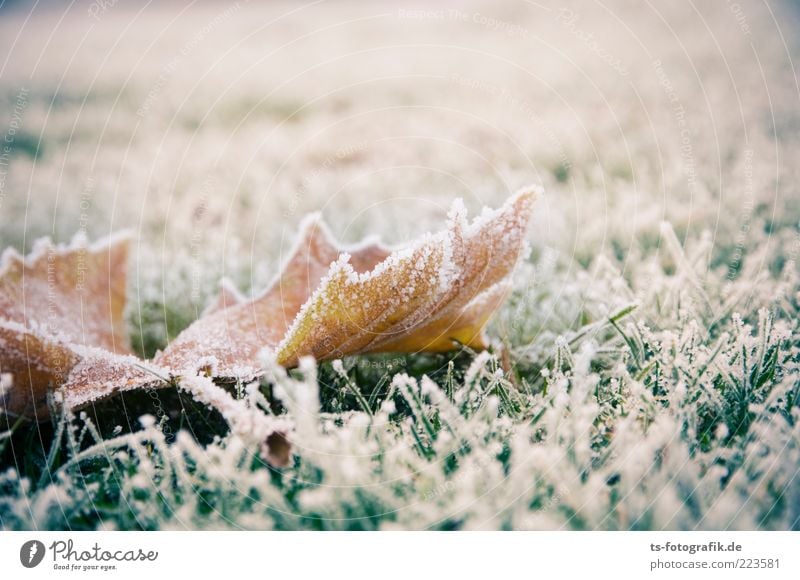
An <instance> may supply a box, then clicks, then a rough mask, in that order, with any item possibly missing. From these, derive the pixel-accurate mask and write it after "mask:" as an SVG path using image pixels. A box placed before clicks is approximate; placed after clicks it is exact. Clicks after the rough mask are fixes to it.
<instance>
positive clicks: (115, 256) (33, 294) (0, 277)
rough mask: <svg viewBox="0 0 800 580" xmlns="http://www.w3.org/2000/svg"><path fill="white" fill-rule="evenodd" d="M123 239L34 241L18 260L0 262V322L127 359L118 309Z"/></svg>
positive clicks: (6, 257) (9, 257) (10, 254)
mask: <svg viewBox="0 0 800 580" xmlns="http://www.w3.org/2000/svg"><path fill="white" fill-rule="evenodd" d="M128 241H129V237H128V236H127V235H126V234H122V235H116V236H113V237H111V238H106V239H105V240H103V241H102V242H99V243H96V244H91V245H90V244H88V242H87V241H86V240H85V239H83V238H80V237H77V238H76V239H75V240H73V242H72V243H71V244H70V245H68V246H55V245H53V244H52V243H51V242H50V240H48V239H46V238H45V239H42V240H39V241H37V242H36V244H35V246H34V249H33V252H32V253H31V254H30V255H29V256H28V257H27V258H23V257H22V256H20V255H19V254H18V253H17V252H15V251H13V250H6V251H5V252H4V253H3V256H2V260H0V320H6V321H10V322H16V323H19V324H21V325H23V326H24V327H26V328H31V329H37V330H39V331H40V332H41V333H42V334H43V335H46V336H50V337H53V338H59V339H60V340H62V341H64V342H69V343H74V344H83V345H86V346H96V347H100V348H104V349H106V350H108V351H111V352H116V353H120V354H130V352H131V350H130V343H129V342H128V338H127V332H126V329H125V316H124V312H123V311H124V308H125V302H126V289H127V273H128V270H127V262H128Z"/></svg>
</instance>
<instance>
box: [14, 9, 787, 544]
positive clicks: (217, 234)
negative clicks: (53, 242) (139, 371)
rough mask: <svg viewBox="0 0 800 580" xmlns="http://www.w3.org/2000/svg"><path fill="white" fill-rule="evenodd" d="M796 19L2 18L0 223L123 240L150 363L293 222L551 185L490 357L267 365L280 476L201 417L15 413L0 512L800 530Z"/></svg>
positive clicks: (406, 229) (679, 13) (256, 265)
mask: <svg viewBox="0 0 800 580" xmlns="http://www.w3.org/2000/svg"><path fill="white" fill-rule="evenodd" d="M104 4H105V6H106V7H105V8H104V7H103V5H104ZM798 19H800V11H798V9H797V8H796V7H793V6H792V5H791V4H790V3H785V4H784V3H778V2H769V3H761V4H758V3H741V4H737V3H732V2H715V3H698V4H695V3H692V2H683V1H680V2H674V3H640V2H628V1H618V2H613V3H610V4H609V3H587V2H582V3H577V2H575V3H565V2H560V1H556V2H549V1H546V2H544V3H541V4H540V3H534V2H524V1H509V2H503V3H492V2H484V3H459V4H458V5H455V4H453V5H452V7H451V8H447V7H445V8H437V10H435V11H431V10H430V9H426V8H419V7H415V6H414V5H412V4H407V5H406V4H400V5H398V4H397V3H394V2H385V3H383V2H370V3H368V4H365V3H356V2H353V3H345V2H317V3H309V4H303V3H299V2H297V3H295V2H271V3H269V4H268V5H267V6H263V5H261V4H257V3H247V2H243V1H242V2H238V3H234V4H229V5H227V6H225V5H222V4H221V3H211V2H207V3H195V4H193V5H191V6H189V7H186V6H182V5H179V4H178V3H175V4H169V3H168V4H164V3H158V4H156V3H153V5H149V6H146V7H143V6H135V5H132V4H131V3H127V2H119V3H117V4H113V5H112V3H94V4H92V3H88V2H84V3H77V4H74V5H71V7H70V8H68V9H67V8H63V7H62V6H61V5H60V4H54V5H53V6H50V7H47V6H45V7H42V6H37V7H36V8H35V9H32V8H31V6H29V5H28V4H27V3H24V2H22V3H15V4H13V5H12V6H9V7H4V8H3V9H2V13H0V47H2V48H0V98H2V100H3V105H2V111H3V125H2V126H0V130H2V131H3V133H4V134H3V138H4V139H5V141H4V142H3V143H0V242H2V246H3V247H5V246H9V245H10V246H14V247H16V248H18V249H23V248H25V249H30V247H31V246H32V243H33V241H34V240H35V239H36V238H38V237H40V236H44V235H49V236H52V237H53V238H55V239H58V240H67V239H69V238H70V237H71V236H72V235H73V234H74V233H75V232H78V231H85V232H86V233H87V234H88V235H90V236H91V237H98V236H101V235H104V234H107V233H110V232H113V231H117V230H120V229H124V228H129V229H132V230H133V231H134V233H135V234H136V236H137V244H136V252H135V255H134V265H133V269H132V276H131V296H132V297H133V298H132V304H131V306H130V313H131V314H130V324H131V330H132V334H133V335H135V336H137V337H138V338H137V341H138V346H139V348H140V349H142V350H143V353H144V354H152V351H153V350H155V349H156V348H160V347H163V345H164V344H165V343H166V341H167V340H168V335H169V336H174V335H175V333H176V332H177V331H178V330H180V329H181V328H182V327H184V326H185V325H186V324H188V322H190V321H191V320H193V319H194V318H195V317H196V315H197V313H198V312H199V310H201V309H202V308H203V307H204V306H205V304H206V303H207V302H208V301H209V300H210V298H211V296H212V295H213V294H215V293H216V289H217V282H218V280H219V279H220V277H221V276H228V277H230V278H232V279H233V280H234V281H235V282H236V283H237V284H238V286H239V287H240V288H242V289H244V290H246V291H248V290H249V291H253V290H258V289H260V288H262V287H263V286H264V284H265V283H266V282H267V281H268V280H269V278H270V277H271V275H272V274H274V272H275V270H276V268H277V264H278V263H279V261H280V258H281V255H282V254H284V253H285V252H286V250H287V249H288V247H289V246H290V244H291V241H292V236H293V235H294V233H295V229H296V226H297V224H298V223H299V221H300V220H301V218H302V216H303V215H304V214H305V213H306V212H310V211H321V212H322V213H323V215H324V217H325V219H326V220H327V221H328V222H329V223H330V224H331V225H332V229H333V231H334V232H335V233H336V235H337V236H339V237H340V238H341V239H342V240H344V241H355V240H358V239H360V238H361V237H362V236H364V235H367V234H378V235H380V236H382V238H383V239H384V240H386V241H389V242H393V243H394V242H403V241H406V240H409V239H411V238H413V237H414V236H416V235H418V234H420V233H422V232H425V231H429V230H434V229H438V228H439V227H440V226H441V224H442V223H443V221H444V217H445V213H446V211H447V208H448V207H449V205H450V202H451V201H452V200H453V199H454V198H456V197H463V198H464V200H465V203H466V204H467V206H469V207H470V209H472V210H473V211H474V210H475V209H477V208H479V207H481V206H483V205H490V206H497V205H499V203H500V202H501V201H502V200H503V199H505V198H506V197H508V195H509V194H510V193H511V192H513V191H514V190H516V189H518V188H519V187H521V186H524V185H527V184H529V183H538V184H541V185H543V186H544V188H545V190H546V192H547V193H546V196H545V197H544V198H543V199H541V200H540V201H539V203H538V205H537V206H536V209H535V217H534V225H533V227H532V228H531V232H530V235H529V241H530V243H531V247H532V251H531V255H530V258H529V260H528V261H527V262H526V263H525V264H523V265H522V266H521V267H520V268H519V270H518V272H517V274H516V283H517V288H516V291H515V293H514V295H513V296H512V298H511V299H510V300H509V302H508V304H507V305H506V306H505V308H504V309H503V310H502V312H501V313H500V314H499V316H498V317H497V318H496V319H495V321H494V323H493V327H492V332H493V335H494V336H495V337H496V339H497V345H496V347H495V348H494V349H493V351H492V352H493V353H494V354H496V355H497V357H496V358H494V357H492V356H490V355H489V354H483V355H478V356H474V355H472V354H470V353H460V354H458V355H455V356H453V357H438V356H437V357H392V356H389V357H372V358H358V359H350V360H345V361H344V363H343V366H342V367H338V365H337V366H336V367H335V368H334V367H333V366H331V365H327V364H326V365H321V366H320V367H319V369H314V368H311V367H309V368H306V369H305V373H304V374H302V373H301V374H298V375H296V376H292V377H287V376H284V375H283V374H282V372H281V371H280V370H279V369H273V375H274V376H272V382H271V383H270V384H269V387H267V386H266V385H265V387H264V388H265V389H267V388H270V389H273V390H274V393H275V394H276V395H279V394H280V393H283V397H284V398H283V401H284V403H285V407H287V408H288V411H289V414H288V415H287V416H286V417H284V418H283V419H281V420H286V421H288V422H290V423H292V424H293V428H294V429H295V432H294V435H293V437H292V439H293V441H295V442H296V443H297V444H296V445H295V452H296V454H297V455H296V456H295V458H294V464H293V466H292V467H290V468H288V469H285V470H281V471H277V470H272V469H270V468H268V467H267V466H266V465H265V464H263V462H261V461H260V459H259V458H258V455H257V454H258V451H259V449H258V446H257V445H255V444H254V443H252V442H248V441H247V440H246V438H245V439H244V440H243V439H240V438H234V437H231V436H227V435H226V429H224V428H222V429H218V428H217V427H216V426H215V427H213V428H212V426H210V425H205V424H202V425H194V426H193V429H194V430H195V434H196V435H198V438H199V439H200V440H201V442H202V444H198V443H196V442H195V440H194V439H193V438H192V437H191V436H189V435H188V432H184V433H183V434H182V435H181V434H176V433H173V432H170V433H168V434H167V435H165V434H164V433H163V432H162V430H159V429H158V427H157V426H155V425H151V426H149V427H147V428H146V429H145V430H144V431H138V432H137V433H136V434H134V435H129V434H127V433H123V434H122V435H119V436H117V438H114V435H113V433H112V434H106V433H96V432H95V431H94V428H93V426H92V425H91V423H89V426H87V424H86V421H88V418H87V419H83V418H81V417H77V418H74V421H73V422H72V423H70V424H68V425H66V426H64V425H63V424H62V425H61V427H56V428H55V429H54V431H55V435H56V441H61V442H62V444H63V446H64V447H65V448H66V449H67V450H66V451H63V450H62V451H59V452H58V453H56V452H53V453H52V454H50V456H49V457H48V456H47V455H48V453H49V452H50V447H49V443H48V444H45V443H43V439H41V438H39V437H37V436H35V434H34V433H33V431H32V430H31V428H30V427H25V426H22V427H18V428H17V429H18V430H19V431H18V432H15V434H14V436H13V437H10V436H4V438H3V439H0V449H2V454H0V458H2V461H3V465H2V469H3V472H2V475H0V490H2V494H1V495H0V526H1V527H6V528H32V527H42V528H51V527H55V528H59V527H73V528H84V527H90V528H91V527H97V526H105V527H111V528H113V527H124V528H139V527H142V528H147V529H150V528H204V527H244V528H269V527H278V528H326V529H327V528H337V529H338V528H369V529H373V528H397V527H399V528H413V529H416V528H437V529H438V528H448V529H450V528H506V529H530V528H534V529H541V528H545V529H550V528H556V529H558V528H566V529H571V528H580V529H595V528H598V529H628V528H634V529H640V528H652V529H662V528H666V529H675V528H678V529H692V528H729V527H730V528H746V529H752V528H760V527H764V528H776V529H788V528H795V529H796V528H798V526H800V481H799V480H798V477H797V475H798V466H800V426H799V425H800V423H799V422H800V407H798V397H800V380H799V378H798V357H800V343H799V341H798V338H799V336H798V332H799V331H800V329H798V323H797V309H798V301H800V295H798V290H799V289H800V286H798V265H797V258H798V252H799V251H800V232H799V230H798V222H799V221H800V191H799V187H800V186H799V184H800V179H798V177H799V176H798V172H800V166H799V165H798V163H797V162H798V154H799V153H800V106H798V105H800V87H798V81H797V77H796V74H795V69H794V62H795V61H796V60H797V58H798V55H799V54H800V50H799V49H800V47H799V46H798V34H797V31H798V24H800V23H799V22H798ZM2 146H5V147H7V149H2ZM402 373H406V374H402ZM300 375H302V376H300ZM425 376H428V378H425ZM318 386H319V387H320V388H318ZM281 387H282V388H281ZM354 389H355V390H359V391H361V392H363V393H365V394H366V395H367V397H365V398H364V399H365V400H366V404H367V409H364V406H363V405H362V404H361V402H360V401H361V398H360V397H355V396H352V394H351V393H352V390H354ZM318 392H319V396H317V393H318ZM292 393H295V394H297V393H302V394H303V395H302V396H301V397H299V399H298V397H294V396H292V395H291V394H292ZM342 393H346V394H342ZM348 393H349V394H348ZM318 400H319V401H320V402H319V405H321V406H320V407H319V408H318V409H317V408H316V407H315V405H317V403H316V401H318ZM298 401H302V402H303V407H302V408H296V405H297V404H299V403H298ZM293 405H294V407H293ZM131 421H133V419H131ZM145 423H147V421H145ZM295 423H296V424H295ZM179 426H183V427H186V425H185V424H184V423H180V425H179ZM7 427H10V425H4V426H3V427H2V428H0V430H5V429H6V428H7ZM62 427H63V429H62ZM223 427H224V426H223ZM26 430H27V431H26ZM176 431H177V429H176ZM217 431H219V432H217ZM198 432H199V434H198ZM26 433H27V435H26ZM49 435H51V434H49V433H48V436H49ZM213 435H217V437H218V438H217V439H214V440H213V441H212V437H213ZM45 439H47V438H45ZM95 441H97V442H95ZM209 441H211V442H210V443H209ZM92 442H95V443H94V446H93V447H90V445H92ZM26 445H27V446H29V447H26ZM56 447H57V446H56ZM14 449H15V450H16V453H14V452H12V451H13V450H14ZM78 449H83V451H82V452H81V453H83V455H77V456H76V455H75V453H77V450H78ZM37 453H38V454H39V455H42V456H43V459H41V460H40V461H38V462H37V461H36V460H34V459H31V461H30V465H28V464H26V465H21V464H20V462H19V461H17V460H16V459H15V457H18V456H19V454H21V455H23V456H24V455H26V454H27V455H30V456H31V457H35V456H36V454H37ZM15 465H18V466H19V471H18V470H17V469H16V467H15ZM48 466H49V468H48Z"/></svg>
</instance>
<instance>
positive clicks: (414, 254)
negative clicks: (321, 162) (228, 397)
mask: <svg viewBox="0 0 800 580" xmlns="http://www.w3.org/2000/svg"><path fill="white" fill-rule="evenodd" d="M533 198H534V190H525V191H522V192H520V193H518V194H517V195H515V196H514V197H512V198H511V199H510V200H509V201H508V202H507V203H506V204H505V205H504V206H503V207H502V208H500V209H498V210H484V212H483V214H481V215H480V216H478V217H477V218H476V219H475V220H474V221H473V222H471V223H470V222H468V221H467V219H466V212H465V210H464V207H463V204H461V203H460V202H457V203H456V204H454V206H453V210H452V211H451V212H450V214H449V220H448V225H447V228H446V229H445V230H444V231H442V232H439V233H437V234H428V235H426V236H424V237H423V238H422V239H420V240H418V241H417V242H416V243H413V244H411V245H409V246H407V247H405V248H401V249H397V250H395V251H392V250H390V249H388V248H386V247H384V246H382V245H380V244H379V243H375V242H372V241H367V242H364V243H362V244H360V245H358V246H352V247H342V246H340V245H339V244H337V243H336V242H335V241H334V239H333V237H332V236H331V234H330V232H329V231H328V230H327V228H326V227H325V225H324V224H323V223H322V222H321V221H320V220H319V217H318V216H311V217H309V218H307V219H306V220H304V222H303V224H302V225H301V228H300V234H299V237H298V242H297V243H296V245H295V247H294V249H293V250H292V251H291V252H290V254H289V256H288V259H287V260H286V261H285V263H284V265H283V267H282V268H281V270H280V272H279V274H278V275H277V276H276V277H275V279H274V281H273V282H272V283H271V284H270V285H269V286H268V288H267V289H266V290H265V291H264V292H262V293H261V294H259V295H258V296H256V297H255V298H252V299H246V298H244V297H243V296H242V295H241V294H240V293H239V292H238V290H236V289H235V288H234V287H233V286H232V284H230V283H228V282H224V283H223V284H222V287H221V291H220V294H219V296H218V298H217V299H216V300H215V301H214V302H213V303H212V304H211V305H210V306H209V307H208V308H207V309H206V311H205V312H204V313H203V316H201V317H200V319H198V320H197V321H196V322H195V323H193V324H192V325H190V326H189V327H188V328H187V329H186V330H184V331H183V332H182V333H181V334H180V335H179V336H178V337H177V338H176V339H175V340H173V341H172V342H171V343H170V344H169V345H168V346H167V348H166V349H165V350H164V352H159V353H157V355H156V357H155V358H154V359H153V361H152V362H151V363H145V362H144V361H141V360H139V359H137V358H136V357H134V356H132V355H131V354H130V347H129V341H128V337H127V335H126V332H125V325H124V317H123V311H124V308H125V302H126V295H125V287H126V269H127V254H128V250H127V242H126V240H125V239H124V238H119V237H117V238H111V239H109V240H106V241H104V242H101V243H98V244H95V245H93V246H89V245H88V244H86V243H85V242H83V241H80V240H79V241H76V242H74V243H73V244H72V245H70V246H67V247H60V246H59V247H55V246H53V245H52V244H50V243H49V242H48V241H43V242H40V243H37V245H36V248H35V250H34V252H33V253H32V254H31V256H29V257H28V258H25V259H23V258H22V257H21V256H19V255H18V254H16V253H14V252H6V254H5V255H4V258H3V267H2V275H0V372H2V373H5V374H10V375H11V381H10V385H9V384H6V383H4V385H5V386H4V389H3V393H2V404H3V407H4V408H5V410H6V411H8V412H10V413H12V414H15V415H26V416H29V417H35V418H37V419H43V418H46V417H47V416H48V414H49V406H48V395H49V394H51V393H54V394H56V396H55V400H56V401H57V402H60V403H61V404H63V405H65V406H67V407H69V408H71V409H76V408H80V407H83V406H86V405H88V404H91V403H92V402H94V401H97V400H99V399H102V398H104V397H108V396H111V395H114V394H116V393H119V392H124V391H127V390H133V389H138V388H142V387H147V386H160V385H164V384H167V383H168V381H166V380H161V379H160V378H159V377H164V378H166V377H174V378H177V379H178V381H179V382H180V381H189V382H191V381H192V380H194V379H195V378H197V377H198V375H201V376H203V377H207V378H206V380H208V378H214V379H223V380H224V379H237V380H243V381H250V380H252V379H254V378H256V377H258V376H260V375H261V374H263V367H262V364H261V358H260V357H259V354H260V352H261V351H262V350H264V349H265V348H266V349H268V350H271V351H274V352H275V353H276V356H275V359H276V361H277V362H278V363H279V364H280V365H283V366H286V367H291V366H296V365H297V363H298V361H299V360H300V358H301V357H304V356H309V355H310V356H313V357H314V358H316V359H317V360H325V359H331V358H340V357H342V356H345V355H349V354H357V353H364V352H416V351H446V350H450V349H452V348H454V347H456V346H457V345H458V344H465V345H468V346H471V347H473V348H476V349H482V348H485V346H486V340H485V337H484V336H483V333H482V331H483V327H484V326H485V324H486V322H487V320H488V318H489V316H490V315H491V313H492V312H493V311H494V310H495V309H496V308H497V306H498V305H499V304H500V302H501V301H502V300H503V298H504V297H505V295H506V293H507V292H508V288H509V286H508V275H509V273H510V272H511V270H512V268H513V267H514V264H515V263H516V261H517V259H518V258H519V255H520V252H521V251H522V248H523V245H524V239H525V231H526V227H527V223H528V219H529V217H530V212H531V206H532V202H533ZM204 392H205V391H204ZM217 400H218V398H212V399H209V401H210V402H209V404H214V401H217ZM273 443H274V444H275V445H273V446H272V447H275V446H277V447H276V448H279V449H280V450H279V451H274V450H273V451H272V453H273V455H274V457H272V460H273V461H275V462H277V463H283V462H285V461H287V458H286V457H284V456H285V454H286V453H285V450H283V448H282V447H281V446H280V445H279V444H278V443H280V441H279V438H275V439H274V440H273Z"/></svg>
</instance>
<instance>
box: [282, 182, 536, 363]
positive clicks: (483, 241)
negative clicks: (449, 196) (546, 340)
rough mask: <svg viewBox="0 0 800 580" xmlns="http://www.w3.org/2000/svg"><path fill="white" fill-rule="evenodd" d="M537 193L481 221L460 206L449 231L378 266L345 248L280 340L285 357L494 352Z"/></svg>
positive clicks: (525, 194) (289, 359) (285, 359)
mask: <svg viewBox="0 0 800 580" xmlns="http://www.w3.org/2000/svg"><path fill="white" fill-rule="evenodd" d="M533 198H534V190H524V191H522V192H520V193H518V194H517V195H515V196H514V197H513V198H511V199H510V200H509V201H508V202H506V204H505V205H504V206H503V207H502V208H500V209H498V210H494V211H490V210H484V213H483V214H482V215H481V216H479V217H478V218H477V219H476V220H475V221H474V222H473V223H471V224H470V223H468V222H467V220H466V212H465V211H464V208H463V205H461V204H460V203H458V202H457V203H456V204H455V205H454V207H453V210H452V211H451V212H450V219H449V223H448V228H447V230H446V231H444V232H440V233H438V234H435V235H429V236H426V237H425V238H423V239H422V240H420V241H419V242H417V243H416V244H414V245H412V246H410V247H409V248H407V249H403V250H400V251H397V252H394V253H392V254H391V255H390V256H389V257H388V258H386V259H385V260H384V261H382V262H381V263H380V264H378V265H377V266H376V267H375V268H374V269H372V270H370V271H368V272H359V271H358V270H357V269H356V268H354V265H353V263H352V259H351V257H350V256H349V255H348V254H342V255H341V256H340V257H339V259H338V260H337V261H336V262H335V263H334V264H333V265H332V266H331V269H330V270H329V272H328V274H327V275H326V276H325V278H324V279H323V281H322V283H321V285H320V287H319V289H317V291H316V292H315V293H314V294H313V296H312V297H311V298H310V299H309V301H308V302H307V303H306V304H305V305H304V306H303V308H302V310H301V311H300V313H299V315H298V316H297V319H296V320H295V322H294V324H293V325H292V327H291V328H290V329H289V331H288V334H287V336H286V337H285V338H284V340H283V341H282V342H281V344H280V345H279V346H278V355H277V358H278V362H279V363H281V364H284V365H287V366H293V365H294V364H296V362H297V360H298V357H300V356H304V355H313V356H314V357H315V358H317V359H318V360H324V359H329V358H340V357H342V356H345V355H348V354H355V353H360V352H416V351H445V350H451V349H452V348H454V346H455V345H456V344H457V343H462V344H466V345H469V346H473V347H475V348H484V347H485V340H484V337H483V335H482V329H483V326H484V325H485V323H486V321H487V319H488V317H489V315H490V314H491V313H492V312H493V311H494V309H495V308H496V307H497V305H498V303H499V301H500V300H501V299H502V296H503V294H504V292H503V288H504V285H503V284H500V285H499V286H497V285H498V284H499V283H500V282H501V281H502V280H503V279H504V278H506V276H508V274H509V273H510V272H511V270H512V268H513V266H514V264H515V263H516V261H517V259H518V258H519V255H520V252H521V250H522V247H523V244H524V240H525V232H526V229H527V224H528V220H529V218H530V212H531V207H532V204H533ZM496 286H497V287H496ZM484 293H486V294H485V295H483V294H484Z"/></svg>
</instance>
